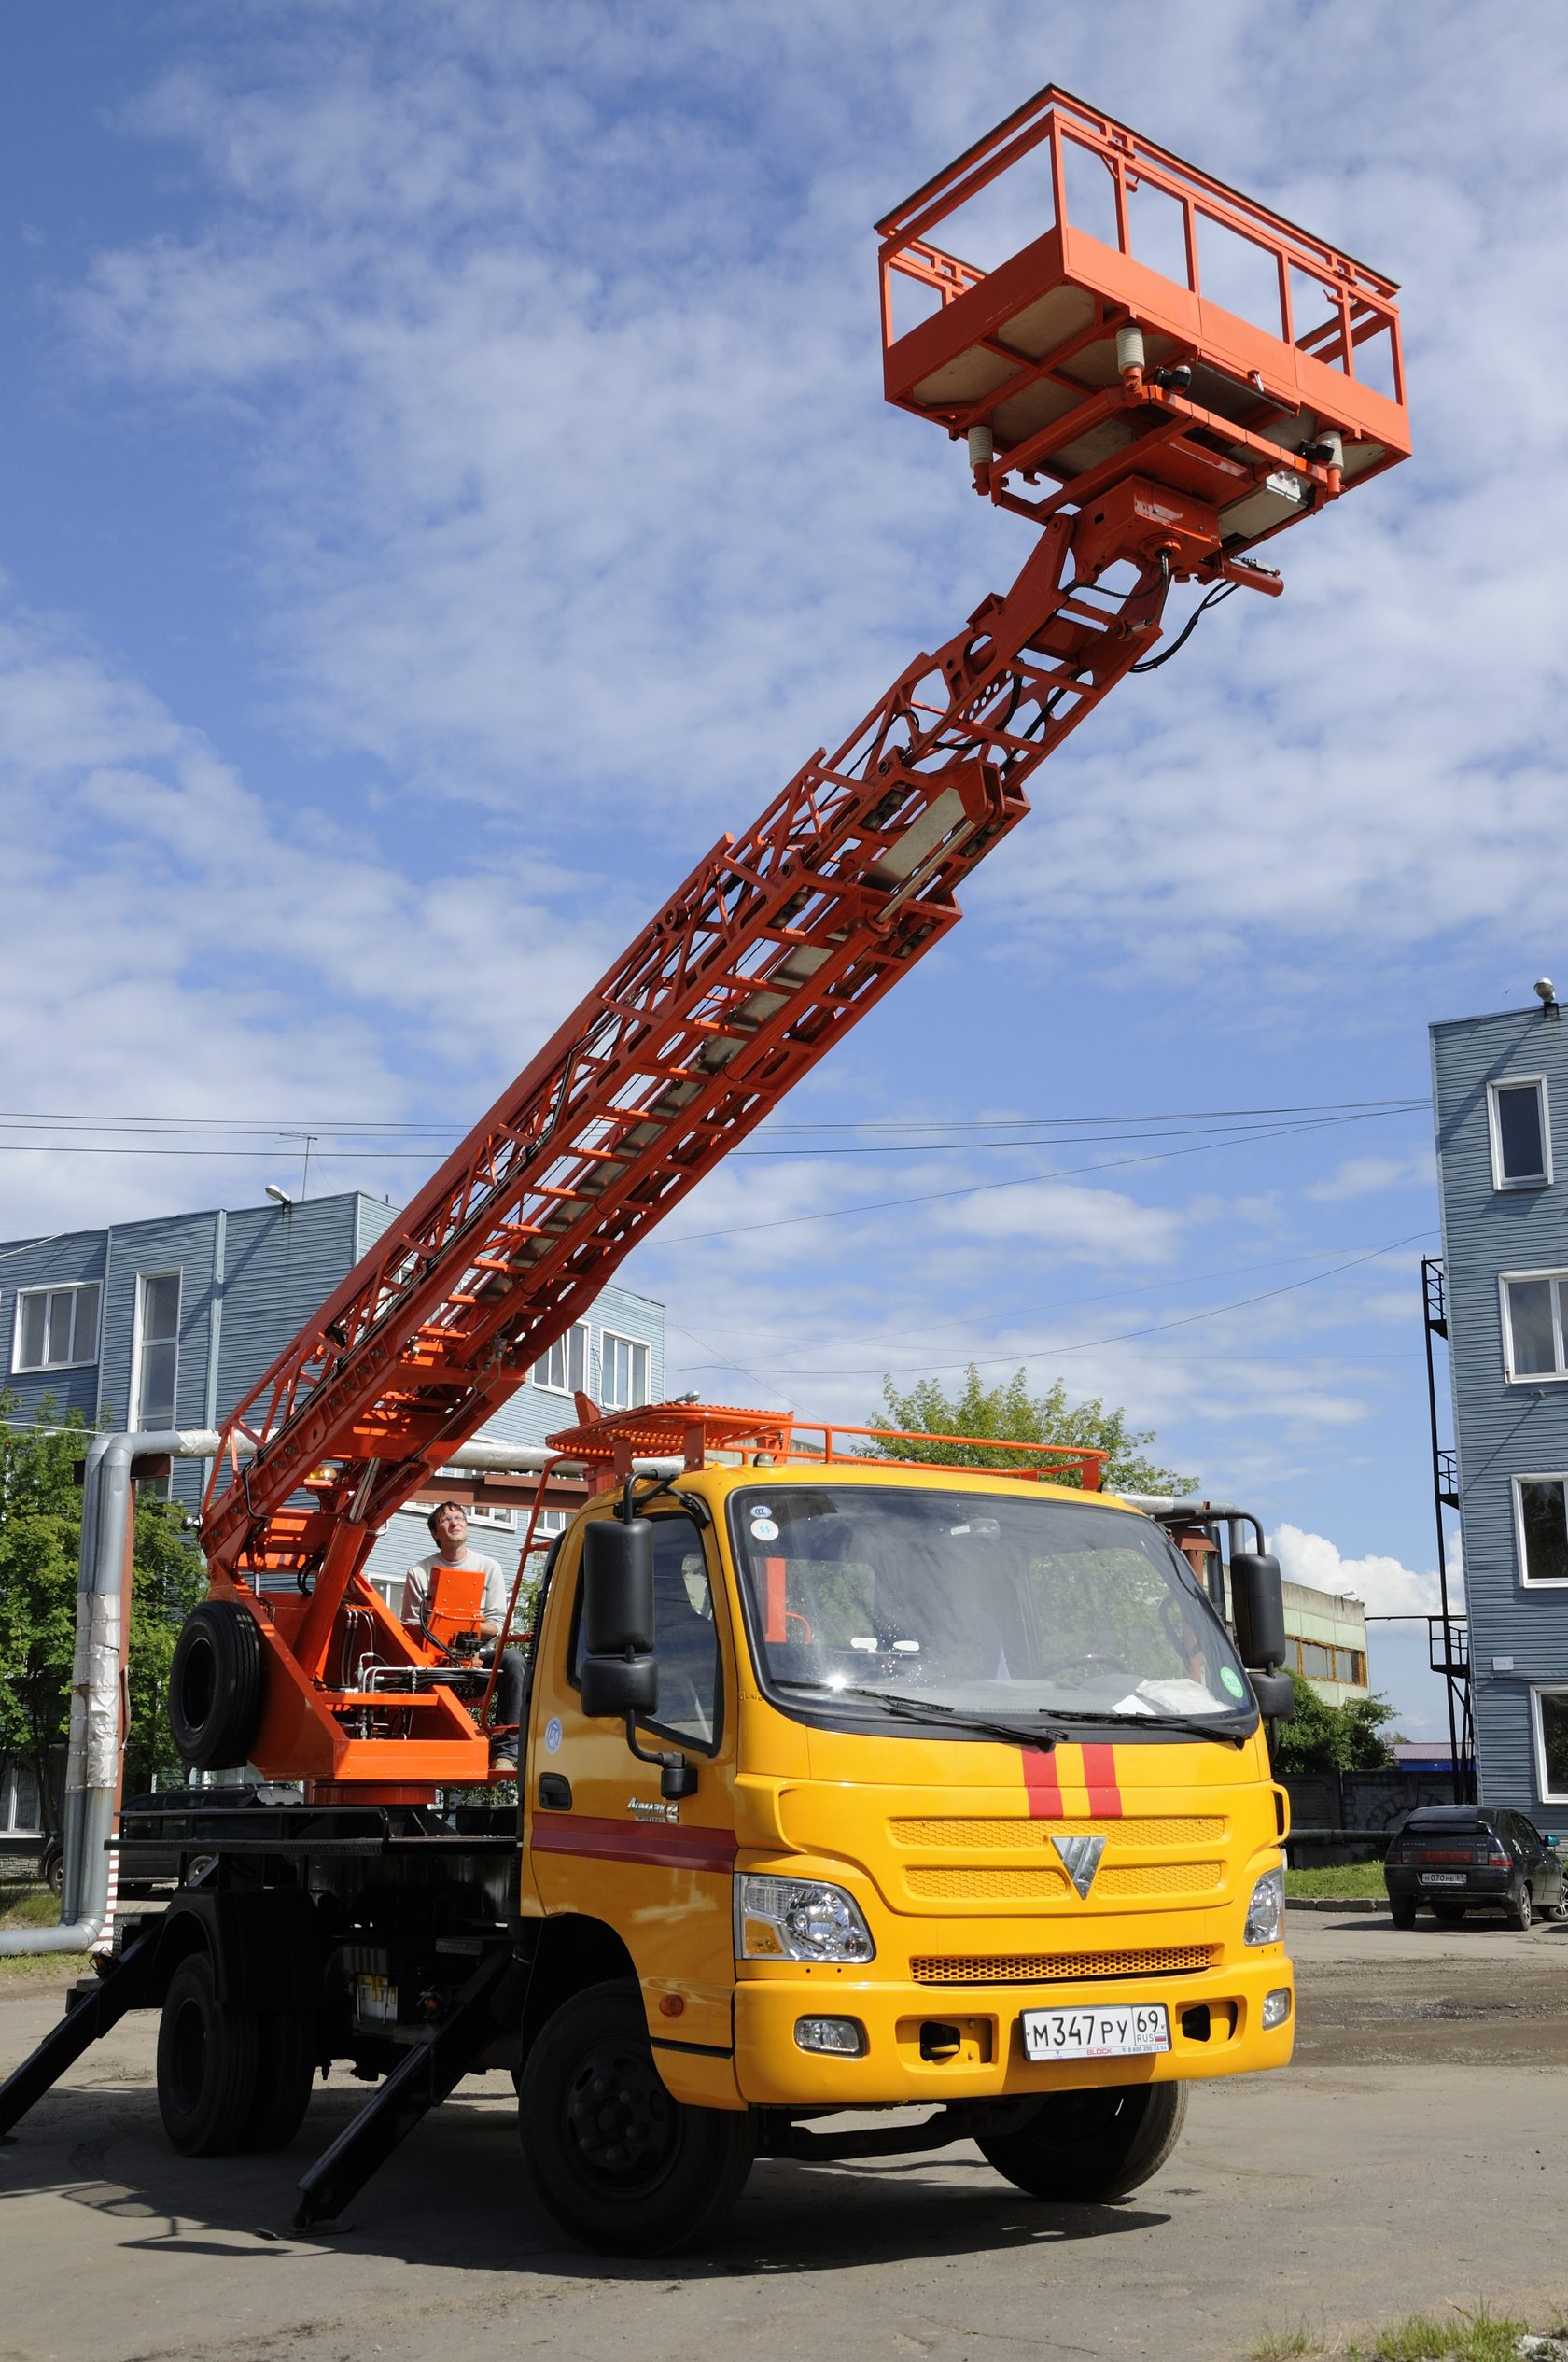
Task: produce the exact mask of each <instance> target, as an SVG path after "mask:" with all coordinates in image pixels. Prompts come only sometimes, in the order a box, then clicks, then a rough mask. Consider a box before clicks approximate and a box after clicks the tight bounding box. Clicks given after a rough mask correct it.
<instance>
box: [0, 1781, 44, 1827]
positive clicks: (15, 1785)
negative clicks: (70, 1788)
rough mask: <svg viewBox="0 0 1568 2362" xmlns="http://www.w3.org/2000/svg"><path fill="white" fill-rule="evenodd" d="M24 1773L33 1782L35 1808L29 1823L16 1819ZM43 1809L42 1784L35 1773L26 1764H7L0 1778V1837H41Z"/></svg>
mask: <svg viewBox="0 0 1568 2362" xmlns="http://www.w3.org/2000/svg"><path fill="white" fill-rule="evenodd" d="M24 1772H25V1773H26V1775H27V1778H28V1779H30V1780H32V1782H33V1793H34V1795H35V1799H36V1806H37V1809H36V1810H35V1814H34V1816H33V1819H32V1820H31V1821H19V1820H18V1819H17V1799H18V1795H19V1793H20V1791H21V1779H22V1774H23V1773H24ZM43 1807H44V1791H43V1784H42V1782H41V1781H40V1779H38V1776H37V1774H36V1772H35V1771H34V1770H33V1769H32V1767H31V1766H30V1765H29V1764H7V1766H6V1770H5V1773H4V1775H3V1777H0V1836H3V1837H41V1836H42V1835H44V1821H43Z"/></svg>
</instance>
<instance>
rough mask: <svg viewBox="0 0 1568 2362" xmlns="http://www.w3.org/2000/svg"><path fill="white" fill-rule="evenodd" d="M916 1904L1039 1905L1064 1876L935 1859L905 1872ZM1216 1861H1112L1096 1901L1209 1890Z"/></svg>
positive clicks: (1216, 1875)
mask: <svg viewBox="0 0 1568 2362" xmlns="http://www.w3.org/2000/svg"><path fill="white" fill-rule="evenodd" d="M903 1875H904V1880H905V1883H906V1885H907V1887H908V1890H909V1892H910V1894H911V1895H912V1896H913V1897H914V1898H915V1900H916V1901H917V1902H935V1903H1043V1902H1046V1901H1049V1900H1051V1899H1052V1898H1053V1897H1055V1896H1057V1895H1061V1894H1065V1893H1066V1892H1067V1891H1068V1884H1067V1877H1066V1874H1065V1873H1064V1872H1063V1871H1061V1870H1057V1869H1055V1868H1048V1867H1046V1866H1044V1865H1042V1866H1041V1868H1039V1869H1038V1870H960V1869H959V1868H958V1867H957V1866H956V1865H955V1866H954V1867H952V1868H949V1867H948V1866H947V1865H946V1864H945V1863H937V1864H934V1865H933V1866H931V1867H930V1868H926V1867H913V1866H912V1867H911V1868H909V1869H907V1870H906V1871H905V1872H904V1874H903ZM1221 1877H1222V1865H1221V1864H1220V1863H1218V1862H1128V1863H1111V1864H1110V1865H1109V1866H1108V1867H1107V1868H1105V1869H1102V1870H1101V1871H1100V1873H1099V1877H1097V1878H1096V1879H1095V1882H1094V1892H1095V1896H1096V1899H1097V1900H1099V1898H1100V1897H1102V1896H1106V1895H1155V1894H1204V1893H1212V1892H1213V1891H1215V1890H1216V1889H1217V1888H1218V1886H1219V1884H1220V1880H1221Z"/></svg>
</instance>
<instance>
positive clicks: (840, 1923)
mask: <svg viewBox="0 0 1568 2362" xmlns="http://www.w3.org/2000/svg"><path fill="white" fill-rule="evenodd" d="M735 1957H736V1959H737V1960H743V1961H869V1960H875V1957H876V1947H875V1944H874V1943H873V1942H872V1940H871V1930H870V1929H869V1928H868V1927H867V1925H866V1923H865V1921H864V1919H862V1918H861V1914H860V1911H859V1909H858V1908H857V1906H856V1905H855V1904H854V1902H853V1901H852V1900H851V1899H850V1897H849V1896H848V1895H847V1894H846V1893H845V1891H844V1889H843V1888H842V1887H836V1886H819V1885H818V1883H817V1881H816V1880H815V1879H814V1878H752V1877H739V1878H736V1880H735Z"/></svg>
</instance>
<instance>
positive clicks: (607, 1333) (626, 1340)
mask: <svg viewBox="0 0 1568 2362" xmlns="http://www.w3.org/2000/svg"><path fill="white" fill-rule="evenodd" d="M614 1345H629V1346H630V1347H631V1349H632V1351H633V1352H634V1353H641V1355H642V1357H643V1371H644V1376H643V1382H642V1384H643V1395H642V1400H643V1402H646V1401H648V1399H649V1392H648V1389H649V1388H650V1387H651V1385H652V1384H653V1348H652V1346H651V1344H650V1343H649V1342H648V1340H647V1338H646V1337H627V1336H624V1335H623V1333H622V1331H621V1330H620V1329H600V1331H599V1399H600V1400H601V1401H602V1403H603V1404H604V1407H605V1409H606V1410H607V1411H637V1410H640V1409H641V1408H642V1404H641V1403H632V1402H614V1403H612V1402H611V1400H610V1399H609V1363H610V1348H611V1347H612V1346H614Z"/></svg>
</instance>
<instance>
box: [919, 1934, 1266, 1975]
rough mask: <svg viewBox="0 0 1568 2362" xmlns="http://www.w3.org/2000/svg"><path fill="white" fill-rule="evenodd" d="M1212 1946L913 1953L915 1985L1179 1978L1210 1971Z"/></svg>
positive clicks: (1216, 1954) (1216, 1953)
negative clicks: (1190, 1973) (1096, 1950)
mask: <svg viewBox="0 0 1568 2362" xmlns="http://www.w3.org/2000/svg"><path fill="white" fill-rule="evenodd" d="M1219 1957H1220V1947H1219V1946H1218V1945H1217V1944H1167V1945H1163V1946H1161V1947H1159V1948H1158V1949H1157V1950H1156V1949H1151V1950H1148V1951H1142V1952H917V1953H916V1955H915V1957H914V1958H913V1959H912V1960H911V1961H910V1963H909V1974H910V1975H911V1976H912V1977H913V1978H914V1980H915V1982H916V1984H917V1985H1056V1984H1067V1983H1071V1982H1075V1981H1076V1980H1077V1979H1078V1978H1080V1977H1088V1976H1180V1975H1183V1973H1186V1972H1191V1971H1192V1970H1194V1969H1203V1968H1212V1967H1214V1966H1215V1964H1216V1962H1217V1961H1218V1960H1219Z"/></svg>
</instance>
